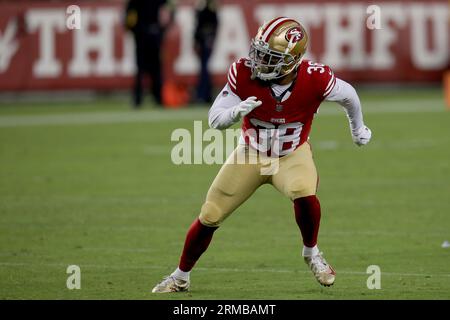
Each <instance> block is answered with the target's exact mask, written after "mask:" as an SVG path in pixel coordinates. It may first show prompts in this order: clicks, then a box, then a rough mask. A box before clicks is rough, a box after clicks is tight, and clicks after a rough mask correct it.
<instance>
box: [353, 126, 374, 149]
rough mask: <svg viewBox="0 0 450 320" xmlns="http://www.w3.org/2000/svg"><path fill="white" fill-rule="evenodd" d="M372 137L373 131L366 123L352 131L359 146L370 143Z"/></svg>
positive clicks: (354, 140)
mask: <svg viewBox="0 0 450 320" xmlns="http://www.w3.org/2000/svg"><path fill="white" fill-rule="evenodd" d="M371 137H372V131H370V129H369V128H367V127H366V126H365V125H363V126H362V127H360V128H359V129H357V130H355V131H352V138H353V142H354V143H356V144H357V145H358V146H364V145H366V144H368V143H369V141H370V138H371Z"/></svg>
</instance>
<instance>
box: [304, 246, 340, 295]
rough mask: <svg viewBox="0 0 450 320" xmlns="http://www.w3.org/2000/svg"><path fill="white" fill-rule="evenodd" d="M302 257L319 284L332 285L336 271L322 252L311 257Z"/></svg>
mask: <svg viewBox="0 0 450 320" xmlns="http://www.w3.org/2000/svg"><path fill="white" fill-rule="evenodd" d="M304 259H305V262H306V264H307V265H308V266H309V268H310V269H311V271H312V273H313V274H314V276H315V277H316V279H317V281H319V283H320V284H321V285H323V286H325V287H329V286H331V285H333V283H334V279H335V278H336V272H335V271H334V269H333V268H332V267H331V266H330V265H329V264H328V263H327V261H326V260H325V259H324V258H323V257H322V252H321V253H319V254H318V255H315V256H312V257H304Z"/></svg>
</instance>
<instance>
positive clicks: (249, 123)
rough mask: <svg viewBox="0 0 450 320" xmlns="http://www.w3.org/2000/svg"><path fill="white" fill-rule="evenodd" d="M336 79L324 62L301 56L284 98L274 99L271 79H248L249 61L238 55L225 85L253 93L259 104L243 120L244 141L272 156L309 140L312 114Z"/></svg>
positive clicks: (245, 95)
mask: <svg viewBox="0 0 450 320" xmlns="http://www.w3.org/2000/svg"><path fill="white" fill-rule="evenodd" d="M335 83H336V78H335V76H334V74H333V71H332V70H331V69H330V68H329V67H328V66H326V65H324V64H321V63H314V62H311V61H309V60H303V61H302V63H301V64H300V66H299V68H298V70H297V77H296V79H295V81H294V82H293V85H292V86H291V88H290V95H289V97H287V99H285V100H284V101H277V99H276V98H275V97H274V95H273V94H272V89H271V88H270V83H267V82H264V81H261V80H259V79H251V70H250V62H249V60H248V59H243V58H242V59H240V60H238V61H236V62H234V63H233V64H232V65H231V66H230V69H229V71H228V86H229V87H230V89H231V90H232V91H233V92H234V93H235V94H236V95H237V96H239V97H240V98H241V100H246V99H247V98H248V97H251V96H255V97H257V98H258V100H261V101H262V105H261V106H259V107H257V108H256V109H254V110H253V111H252V112H250V113H249V114H248V115H246V116H245V117H244V119H243V121H242V132H243V136H244V138H245V142H246V143H247V144H249V145H250V146H252V147H253V148H255V149H257V150H259V151H260V152H264V153H267V154H268V155H271V156H284V155H286V154H288V153H290V152H292V151H294V150H295V149H297V148H298V147H299V146H300V145H301V144H303V143H304V142H305V141H307V140H308V136H309V132H310V131H311V124H312V121H313V118H314V114H315V113H316V112H317V109H318V108H319V106H320V103H321V102H322V101H323V100H324V99H325V98H326V96H327V95H328V94H329V93H330V92H331V90H332V89H333V87H334V85H335Z"/></svg>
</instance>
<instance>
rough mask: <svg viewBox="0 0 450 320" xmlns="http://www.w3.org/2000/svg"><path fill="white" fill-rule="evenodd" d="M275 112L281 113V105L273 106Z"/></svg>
mask: <svg viewBox="0 0 450 320" xmlns="http://www.w3.org/2000/svg"><path fill="white" fill-rule="evenodd" d="M275 111H277V112H281V111H283V105H282V104H277V105H276V106H275Z"/></svg>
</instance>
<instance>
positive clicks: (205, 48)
mask: <svg viewBox="0 0 450 320" xmlns="http://www.w3.org/2000/svg"><path fill="white" fill-rule="evenodd" d="M196 22H197V24H196V27H195V33H194V43H195V51H196V53H197V55H198V56H199V58H200V77H199V81H198V84H197V96H196V100H197V102H206V103H209V102H212V93H211V91H212V83H211V76H210V74H209V70H208V62H209V58H210V57H211V53H212V51H213V48H214V41H215V39H216V34H217V26H218V18H217V3H216V1H215V0H199V1H197V7H196Z"/></svg>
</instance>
